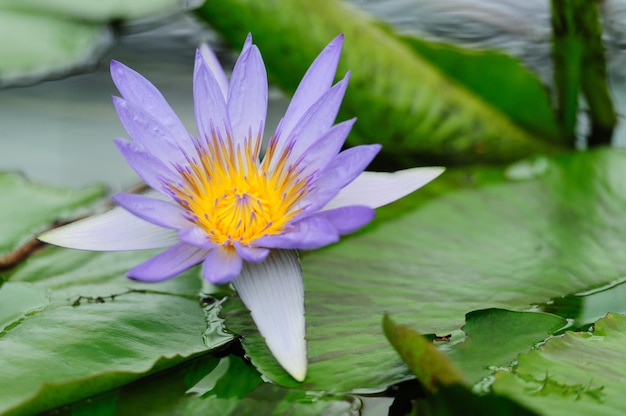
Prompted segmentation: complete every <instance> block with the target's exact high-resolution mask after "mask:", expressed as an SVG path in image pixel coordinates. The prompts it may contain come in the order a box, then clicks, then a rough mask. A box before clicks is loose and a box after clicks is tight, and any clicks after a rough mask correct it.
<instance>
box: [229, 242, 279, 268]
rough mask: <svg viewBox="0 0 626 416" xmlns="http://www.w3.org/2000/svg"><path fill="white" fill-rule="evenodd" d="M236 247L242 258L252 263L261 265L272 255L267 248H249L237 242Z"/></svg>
mask: <svg viewBox="0 0 626 416" xmlns="http://www.w3.org/2000/svg"><path fill="white" fill-rule="evenodd" d="M234 246H235V249H236V250H237V253H238V254H239V255H240V256H241V258H242V259H244V260H245V261H249V262H251V263H260V262H262V261H263V260H265V258H266V257H267V256H268V255H269V254H270V251H269V249H267V248H261V247H249V246H246V245H243V244H240V243H239V242H235V244H234Z"/></svg>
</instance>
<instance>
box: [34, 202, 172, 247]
mask: <svg viewBox="0 0 626 416" xmlns="http://www.w3.org/2000/svg"><path fill="white" fill-rule="evenodd" d="M38 238H39V239H40V240H41V241H44V242H46V243H50V244H54V245H57V246H61V247H67V248H73V249H78V250H94V251H126V250H144V249H149V248H162V247H169V246H171V245H173V244H176V243H178V236H177V235H176V232H174V231H172V230H168V229H165V228H162V227H159V226H157V225H154V224H151V223H149V222H146V221H144V220H142V219H139V218H137V217H136V216H134V215H133V214H131V213H130V212H128V211H126V210H125V209H123V208H120V207H117V208H113V209H112V210H110V211H107V212H105V213H104V214H100V215H94V216H93V217H89V218H85V219H84V220H80V221H76V222H73V223H71V224H68V225H65V226H63V227H59V228H54V229H52V230H50V231H46V232H45V233H43V234H41V235H40V236H39V237H38Z"/></svg>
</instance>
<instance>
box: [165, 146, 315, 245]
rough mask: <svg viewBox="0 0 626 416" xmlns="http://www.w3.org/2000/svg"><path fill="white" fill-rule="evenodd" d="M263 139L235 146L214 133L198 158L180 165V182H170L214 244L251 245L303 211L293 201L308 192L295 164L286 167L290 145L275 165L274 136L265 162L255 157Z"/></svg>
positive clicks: (278, 229) (284, 226) (280, 228)
mask: <svg viewBox="0 0 626 416" xmlns="http://www.w3.org/2000/svg"><path fill="white" fill-rule="evenodd" d="M260 143H261V140H260V138H257V140H248V141H246V142H245V144H244V145H243V148H240V147H238V148H237V149H235V148H233V145H232V143H231V141H230V140H226V141H223V140H220V139H218V138H215V137H214V138H213V140H211V141H209V142H208V144H207V145H208V146H207V147H208V149H206V150H205V149H204V148H201V147H200V146H199V150H198V156H199V157H198V159H197V160H196V159H194V160H193V161H190V163H189V165H188V166H186V167H184V168H181V169H179V170H180V173H181V175H182V177H183V179H184V183H183V184H182V186H180V185H179V186H176V185H170V189H171V190H172V191H173V192H174V195H175V196H176V198H177V199H178V200H179V204H180V205H181V206H182V207H183V208H185V209H186V210H187V211H188V212H189V213H190V215H191V217H192V219H193V221H194V222H195V223H196V224H197V225H198V226H199V227H201V228H202V229H204V230H205V231H206V232H207V234H208V235H209V239H210V240H211V242H212V243H215V244H221V245H231V246H232V244H233V243H234V242H235V241H239V242H240V243H242V244H248V243H250V242H252V241H254V240H256V239H258V238H261V237H264V236H270V235H277V234H281V233H282V232H283V231H284V230H285V228H286V226H287V224H288V223H289V221H290V220H291V219H292V218H293V217H294V216H295V215H296V214H298V213H299V212H300V209H299V208H296V206H295V205H296V203H297V202H298V201H299V200H300V199H301V197H302V196H303V195H304V194H306V191H307V184H306V181H305V180H302V179H300V178H299V177H298V172H297V171H296V168H295V167H294V166H289V167H287V166H286V163H287V157H286V156H287V153H288V149H285V150H284V151H283V152H282V154H281V155H280V158H279V159H278V161H277V163H276V164H275V165H274V166H272V163H271V161H272V157H274V156H275V150H276V149H275V141H273V140H272V141H270V145H269V146H268V149H267V153H266V155H265V158H264V159H263V162H262V163H259V162H258V160H257V159H256V155H258V153H259V147H260Z"/></svg>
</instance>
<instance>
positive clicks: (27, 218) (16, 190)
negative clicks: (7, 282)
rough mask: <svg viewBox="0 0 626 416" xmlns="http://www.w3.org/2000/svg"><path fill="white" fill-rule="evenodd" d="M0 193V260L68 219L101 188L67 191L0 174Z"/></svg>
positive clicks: (92, 198)
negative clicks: (55, 224)
mask: <svg viewBox="0 0 626 416" xmlns="http://www.w3.org/2000/svg"><path fill="white" fill-rule="evenodd" d="M0 189H1V190H2V204H0V218H1V219H2V225H1V228H0V230H1V233H0V234H1V237H0V256H3V255H6V254H7V253H9V252H11V251H14V250H16V249H17V248H18V247H19V246H21V245H22V244H24V243H25V242H26V241H28V240H30V239H31V238H33V236H34V235H35V234H36V233H38V232H41V231H43V230H44V229H45V228H46V227H48V226H50V224H52V223H53V222H54V221H55V220H59V219H69V218H70V217H71V216H73V215H75V214H76V213H77V212H78V211H80V210H81V209H84V207H85V206H88V204H90V203H92V202H94V201H96V200H98V199H99V198H101V197H102V195H103V194H104V188H103V187H92V188H86V189H82V190H71V189H60V188H53V187H48V186H43V185H38V184H34V183H32V182H29V181H27V180H26V179H25V178H24V177H22V176H21V175H19V174H17V173H0Z"/></svg>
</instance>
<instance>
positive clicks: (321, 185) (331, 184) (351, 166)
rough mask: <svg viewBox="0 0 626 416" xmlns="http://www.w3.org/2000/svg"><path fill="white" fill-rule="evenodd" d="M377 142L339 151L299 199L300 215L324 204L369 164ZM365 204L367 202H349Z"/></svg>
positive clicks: (308, 213) (311, 211) (378, 146)
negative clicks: (312, 187)
mask: <svg viewBox="0 0 626 416" xmlns="http://www.w3.org/2000/svg"><path fill="white" fill-rule="evenodd" d="M380 149H381V146H380V145H378V144H370V145H362V146H355V147H351V148H350V149H347V150H344V151H343V152H341V153H339V154H338V155H337V157H336V158H335V160H334V161H333V162H332V163H331V164H330V165H329V166H328V168H326V169H325V170H324V171H323V172H322V174H321V175H320V177H319V179H318V180H317V182H315V189H313V190H312V191H311V193H310V194H309V195H307V196H306V197H304V198H303V199H302V201H301V204H302V206H303V207H304V210H303V212H302V213H301V214H299V215H300V217H305V216H307V215H310V214H311V213H313V212H315V211H317V210H319V209H320V208H322V207H323V206H325V205H326V204H327V203H328V201H330V200H331V199H332V198H334V197H335V196H336V195H337V193H338V192H339V190H340V189H341V188H343V187H344V186H346V185H347V184H348V183H350V182H352V181H353V180H354V178H356V177H357V176H358V175H359V174H360V173H361V172H363V170H364V169H365V168H366V167H367V165H369V164H370V162H371V161H372V159H374V156H376V154H377V153H378V152H379V151H380ZM350 205H367V204H350Z"/></svg>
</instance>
